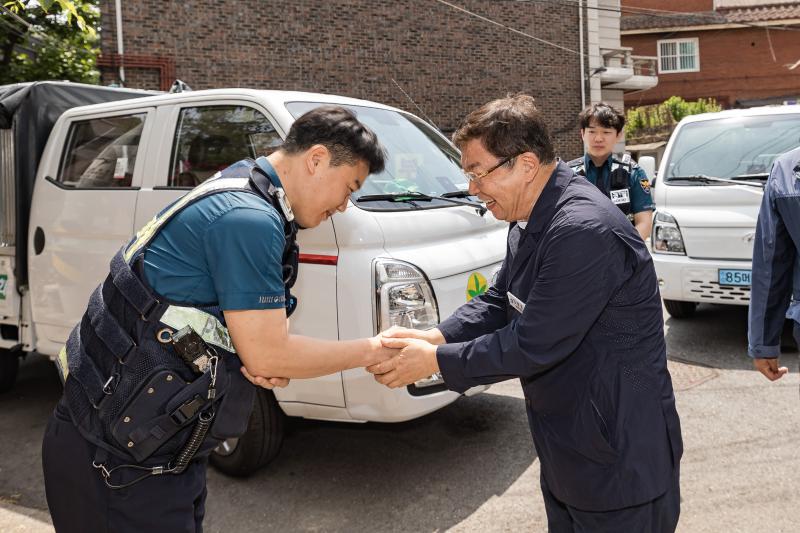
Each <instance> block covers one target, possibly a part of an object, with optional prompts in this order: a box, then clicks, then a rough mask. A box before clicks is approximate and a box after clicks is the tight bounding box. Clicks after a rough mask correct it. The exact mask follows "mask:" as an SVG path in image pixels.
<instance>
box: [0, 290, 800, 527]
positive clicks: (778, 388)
mask: <svg viewBox="0 0 800 533" xmlns="http://www.w3.org/2000/svg"><path fill="white" fill-rule="evenodd" d="M665 318H666V327H665V329H666V339H667V346H668V355H669V358H670V363H669V366H670V371H671V373H672V376H673V382H674V385H675V389H676V397H677V401H678V411H679V414H680V416H681V422H682V426H683V438H684V443H685V448H686V451H685V454H684V457H683V461H682V468H681V481H682V482H681V490H682V500H683V504H682V514H681V520H680V524H679V528H678V530H679V531H682V532H692V533H694V532H731V531H735V532H765V533H767V532H768V533H775V532H792V533H794V532H797V531H800V511H798V509H800V453H798V448H799V447H800V409H799V407H800V397H799V395H798V391H799V390H800V389H799V385H800V379H798V356H797V351H796V348H795V347H794V346H793V343H792V342H791V339H790V335H788V334H787V335H786V336H785V337H786V342H785V344H786V345H787V352H786V353H785V354H784V355H783V357H782V363H783V364H786V365H787V366H789V367H790V370H791V373H790V374H789V375H788V376H786V377H784V378H783V379H781V380H780V381H778V382H776V383H770V382H768V381H767V380H766V379H765V378H764V377H762V376H761V375H760V374H758V373H757V372H755V371H754V370H753V369H752V366H751V362H750V360H749V359H748V358H747V356H746V354H745V346H746V329H747V312H746V309H745V308H739V307H725V306H710V305H708V306H706V305H704V306H701V307H700V308H699V309H698V313H697V315H696V316H695V317H694V318H692V319H689V320H675V319H672V318H670V317H669V316H668V315H666V314H665ZM60 388H61V387H60V384H59V381H58V378H57V376H56V372H55V369H54V367H53V365H52V363H50V362H49V361H48V360H47V359H46V358H44V357H41V356H30V357H28V359H27V360H26V361H25V362H24V364H23V365H22V367H21V368H20V376H19V380H18V383H17V385H16V387H15V388H14V389H13V390H12V391H11V392H9V393H6V394H2V395H0V449H2V450H3V453H2V454H1V455H0V531H3V532H14V533H16V532H36V533H38V532H52V531H53V528H52V526H51V525H50V523H49V515H48V514H47V505H46V501H45V497H44V487H43V482H42V474H41V466H40V443H41V437H42V434H43V432H44V427H45V424H46V420H47V416H48V415H49V413H50V411H51V410H52V408H53V406H54V405H55V402H56V401H57V399H58V397H59V395H60ZM538 479H539V462H538V460H537V458H536V455H535V453H534V450H533V445H532V442H531V437H530V433H529V430H528V426H527V420H526V416H525V406H524V402H523V399H522V391H521V389H520V386H519V384H518V383H517V382H506V383H503V384H499V385H495V386H493V387H492V388H491V389H490V390H489V391H488V392H486V393H483V394H479V395H477V396H474V397H470V398H461V399H459V400H458V401H457V402H455V403H454V404H452V405H450V406H448V407H447V408H445V409H442V410H440V411H438V412H436V413H433V414H431V415H428V416H426V417H423V418H421V419H418V420H414V421H411V422H405V423H401V424H363V425H352V424H342V423H328V422H315V421H308V420H292V421H291V422H290V423H289V424H288V433H287V436H286V439H285V441H284V445H283V449H282V451H281V453H280V455H279V456H278V458H277V459H276V460H275V461H274V462H273V463H272V464H270V465H269V466H267V467H266V468H265V469H263V470H261V471H259V472H257V473H256V474H255V475H253V476H252V477H250V478H247V479H234V478H229V477H226V476H224V475H222V474H220V473H218V472H216V471H214V470H209V494H208V504H207V515H206V520H205V530H206V531H207V532H211V533H214V532H226V533H227V532H240V531H241V532H251V531H309V532H311V531H342V532H360V531H364V532H367V531H370V532H372V531H420V532H431V531H460V532H461V531H463V532H466V531H482V532H495V531H498V532H499V531H545V530H546V519H545V515H544V508H543V503H542V497H541V495H540V493H539V486H538Z"/></svg>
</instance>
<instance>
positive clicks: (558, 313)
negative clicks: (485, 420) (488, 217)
mask: <svg viewBox="0 0 800 533" xmlns="http://www.w3.org/2000/svg"><path fill="white" fill-rule="evenodd" d="M453 139H454V141H455V142H456V144H457V145H458V146H459V148H461V164H462V167H463V168H464V170H465V172H466V177H467V179H469V181H470V185H469V190H470V193H472V194H475V195H477V196H478V197H479V198H481V199H482V200H484V201H485V202H486V206H487V207H488V208H489V209H490V210H491V211H492V214H493V215H494V216H495V218H497V219H501V220H506V221H508V222H510V223H511V228H510V230H509V234H508V245H507V252H506V258H505V260H504V262H503V265H502V267H501V268H500V271H499V273H498V274H497V278H496V281H495V282H494V283H493V284H492V286H491V287H490V288H489V290H488V291H487V292H485V293H484V294H482V295H480V296H477V297H475V298H473V299H472V300H470V301H469V302H468V303H466V304H464V305H463V306H461V307H460V308H458V309H457V310H456V311H455V312H454V313H453V315H452V316H450V317H449V318H447V319H445V320H444V321H442V323H441V324H439V325H438V326H437V327H436V328H434V329H431V330H427V331H417V330H410V329H402V328H395V329H394V330H390V331H388V332H385V333H384V336H383V343H384V345H387V346H391V347H395V348H402V351H401V352H400V354H399V355H398V356H396V357H393V358H392V359H389V360H386V361H383V362H381V363H378V364H376V365H374V366H372V367H369V368H368V370H370V371H371V372H373V373H374V374H376V379H377V380H378V381H379V382H380V383H383V384H385V385H388V386H390V387H400V386H405V385H407V384H408V383H413V382H414V381H415V380H417V379H420V377H422V376H428V375H431V374H432V373H435V372H441V375H442V377H443V378H444V382H445V385H446V386H447V387H448V388H450V389H452V390H454V391H457V392H463V391H465V390H467V389H469V388H470V387H474V386H477V385H481V384H487V383H496V382H498V381H503V380H507V379H511V378H514V377H517V378H519V379H520V380H521V383H522V390H523V393H524V395H525V405H526V408H527V413H528V422H529V425H530V429H531V434H532V435H533V442H534V445H535V447H536V452H537V455H538V457H539V460H540V461H541V465H542V468H541V479H540V482H541V487H542V494H543V496H544V502H545V509H546V511H547V519H548V526H549V531H552V532H575V531H619V532H623V531H624V532H633V531H636V532H641V531H649V532H653V533H656V532H671V531H674V530H675V527H676V524H677V521H678V515H679V511H680V489H679V485H678V477H679V464H680V458H681V454H682V449H683V448H682V442H681V433H680V422H679V419H678V413H677V412H676V410H675V396H674V394H673V391H672V383H671V381H670V378H669V372H668V371H667V358H666V345H665V343H664V328H663V320H662V310H661V299H660V297H659V293H658V281H657V280H656V273H655V269H654V268H653V261H652V259H651V257H650V253H649V252H648V250H647V248H646V247H645V244H644V243H643V242H642V239H641V238H640V237H639V235H638V234H637V233H636V231H635V230H634V228H633V227H632V226H631V224H630V223H629V221H628V220H627V219H626V218H625V217H624V216H623V215H622V213H620V211H619V209H617V208H616V207H614V205H613V204H612V203H611V202H609V201H608V199H607V198H606V197H605V196H603V195H602V194H601V193H600V191H598V190H597V188H596V187H595V186H593V185H592V184H590V183H588V182H587V181H586V180H585V179H583V178H580V177H578V176H576V175H575V173H574V172H573V171H572V170H571V169H570V168H569V167H568V166H567V165H566V164H565V163H564V162H561V161H558V160H557V159H556V158H555V154H554V150H553V145H552V142H551V141H550V138H549V135H548V132H547V127H546V125H545V123H544V121H543V119H542V117H541V114H540V113H539V111H538V110H537V109H536V107H535V106H534V104H533V98H531V97H529V96H525V95H519V96H515V97H510V98H504V99H501V100H496V101H494V102H490V103H488V104H486V105H485V106H483V107H482V108H480V109H478V110H476V111H474V112H472V113H471V114H470V115H469V116H467V118H466V119H465V121H464V123H463V124H462V125H461V127H460V128H459V129H458V130H457V131H456V133H455V134H454V136H453Z"/></svg>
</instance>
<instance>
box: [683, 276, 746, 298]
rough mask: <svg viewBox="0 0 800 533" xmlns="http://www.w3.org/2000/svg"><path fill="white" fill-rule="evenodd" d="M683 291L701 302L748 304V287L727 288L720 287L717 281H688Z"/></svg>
mask: <svg viewBox="0 0 800 533" xmlns="http://www.w3.org/2000/svg"><path fill="white" fill-rule="evenodd" d="M684 283H685V286H684V290H685V291H688V292H689V293H690V294H692V295H693V296H697V297H698V298H702V299H703V300H709V301H718V302H721V303H743V304H746V303H749V302H750V287H729V286H725V285H720V284H719V282H718V281H709V280H699V279H688V280H686V281H685V282H684Z"/></svg>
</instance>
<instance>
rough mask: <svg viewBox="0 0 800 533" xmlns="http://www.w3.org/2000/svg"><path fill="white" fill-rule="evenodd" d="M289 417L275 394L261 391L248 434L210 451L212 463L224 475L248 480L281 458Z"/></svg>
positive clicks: (258, 391)
mask: <svg viewBox="0 0 800 533" xmlns="http://www.w3.org/2000/svg"><path fill="white" fill-rule="evenodd" d="M285 417H286V415H284V414H283V411H281V408H280V406H279V405H278V402H277V400H276V399H275V395H274V394H273V393H272V391H269V390H265V389H262V388H259V389H258V390H257V391H256V399H255V402H254V405H253V412H252V413H251V414H250V422H249V423H248V425H247V431H245V433H244V435H242V436H241V437H239V438H238V439H228V440H226V441H225V442H223V443H221V444H220V445H219V446H217V448H216V449H215V450H214V451H213V452H211V464H212V465H213V466H214V467H215V468H216V469H217V470H219V471H220V472H222V473H223V474H228V475H229V476H236V477H246V476H249V475H251V474H253V473H254V472H255V471H256V470H258V469H259V468H261V467H262V466H265V465H266V464H267V463H269V462H270V461H271V460H272V459H274V458H275V456H276V455H278V452H279V451H280V449H281V444H283V426H284V418H285Z"/></svg>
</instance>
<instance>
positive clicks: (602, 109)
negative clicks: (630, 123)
mask: <svg viewBox="0 0 800 533" xmlns="http://www.w3.org/2000/svg"><path fill="white" fill-rule="evenodd" d="M592 120H594V122H595V123H596V124H597V125H598V126H600V127H601V128H614V129H615V130H616V131H617V133H619V132H621V131H622V128H624V127H625V115H623V114H622V113H621V112H620V111H618V110H617V109H616V108H615V107H613V106H611V105H609V104H607V103H605V102H598V103H596V104H593V105H590V106H589V107H587V108H586V109H584V110H583V111H581V114H580V115H578V125H579V126H580V127H581V129H582V130H585V129H586V128H588V127H589V126H590V125H591V123H592Z"/></svg>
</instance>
